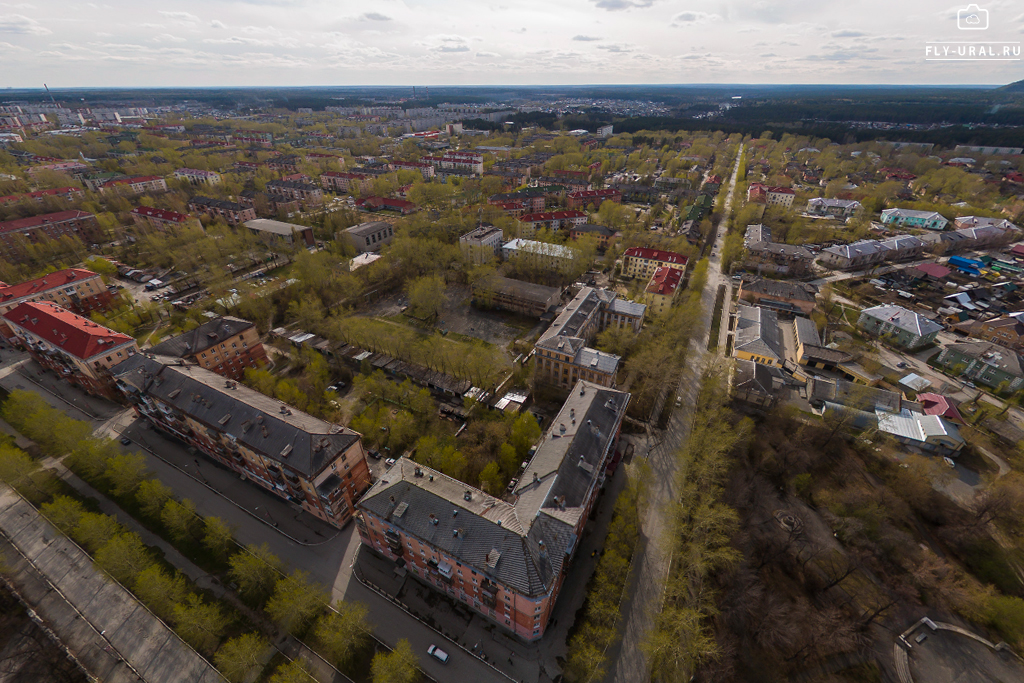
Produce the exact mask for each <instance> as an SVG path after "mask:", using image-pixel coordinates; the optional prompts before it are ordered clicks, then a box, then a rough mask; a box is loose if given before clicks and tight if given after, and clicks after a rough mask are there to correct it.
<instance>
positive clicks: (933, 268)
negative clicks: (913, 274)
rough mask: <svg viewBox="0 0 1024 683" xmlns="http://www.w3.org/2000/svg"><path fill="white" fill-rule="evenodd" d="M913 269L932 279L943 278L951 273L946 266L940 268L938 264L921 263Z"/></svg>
mask: <svg viewBox="0 0 1024 683" xmlns="http://www.w3.org/2000/svg"><path fill="white" fill-rule="evenodd" d="M914 268H915V269H916V270H919V271H921V272H922V273H924V274H925V275H930V276H931V277H934V278H943V277H946V276H947V275H949V274H950V273H952V272H953V271H952V270H950V269H949V268H947V267H946V266H940V265H939V264H938V263H922V264H921V265H919V266H914Z"/></svg>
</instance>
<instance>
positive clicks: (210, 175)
mask: <svg viewBox="0 0 1024 683" xmlns="http://www.w3.org/2000/svg"><path fill="white" fill-rule="evenodd" d="M174 177H175V178H176V179H177V180H187V181H188V182H190V183H191V184H193V185H217V184H218V183H220V182H221V177H220V173H215V172H213V171H204V170H202V169H199V168H179V169H178V170H176V171H175V172H174Z"/></svg>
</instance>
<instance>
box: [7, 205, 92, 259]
mask: <svg viewBox="0 0 1024 683" xmlns="http://www.w3.org/2000/svg"><path fill="white" fill-rule="evenodd" d="M61 237H76V238H78V239H80V240H82V242H84V243H86V244H91V243H93V242H96V241H97V240H98V239H100V224H99V222H98V221H97V220H96V216H94V215H93V214H91V213H88V212H87V211H76V210H71V211H58V212H56V213H47V214H43V215H41V216H31V217H29V218H16V219H14V220H10V221H3V222H0V250H2V253H0V256H2V257H3V258H5V259H7V260H8V261H11V262H12V263H19V262H20V261H21V260H22V259H23V258H24V257H25V254H24V251H23V249H22V247H23V246H24V245H25V244H26V243H28V244H39V243H40V242H43V241H45V240H56V239H60V238H61Z"/></svg>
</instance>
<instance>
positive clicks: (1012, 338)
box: [956, 315, 1024, 350]
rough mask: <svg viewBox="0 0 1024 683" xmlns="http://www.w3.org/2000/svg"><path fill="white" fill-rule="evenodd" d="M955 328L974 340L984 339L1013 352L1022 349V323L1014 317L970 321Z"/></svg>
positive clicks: (1023, 327)
mask: <svg viewBox="0 0 1024 683" xmlns="http://www.w3.org/2000/svg"><path fill="white" fill-rule="evenodd" d="M956 327H957V329H958V330H960V331H962V332H965V333H966V334H968V335H969V336H971V337H974V338H976V339H984V340H985V341H988V342H992V343H994V344H999V345H1001V346H1005V347H1008V348H1011V349H1015V350H1021V349H1024V323H1022V322H1021V320H1020V318H1019V317H1018V316H1016V315H1008V316H1002V317H999V318H991V319H989V320H971V321H969V322H964V323H962V324H961V325H957V326H956Z"/></svg>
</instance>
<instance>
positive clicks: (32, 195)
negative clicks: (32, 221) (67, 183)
mask: <svg viewBox="0 0 1024 683" xmlns="http://www.w3.org/2000/svg"><path fill="white" fill-rule="evenodd" d="M75 193H77V194H82V191H81V190H80V189H78V188H77V187H58V188H56V189H53V190H36V191H35V192H26V193H25V194H11V195H7V196H6V197H0V204H8V203H10V202H20V201H21V200H22V199H42V198H43V197H55V196H58V195H66V194H75Z"/></svg>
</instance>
